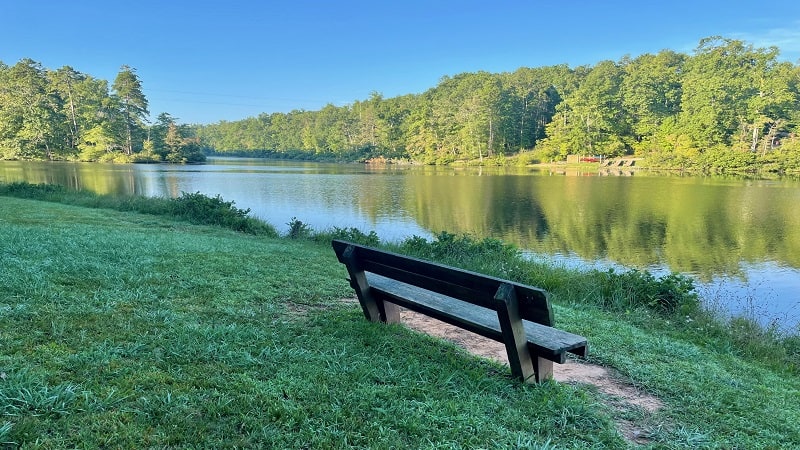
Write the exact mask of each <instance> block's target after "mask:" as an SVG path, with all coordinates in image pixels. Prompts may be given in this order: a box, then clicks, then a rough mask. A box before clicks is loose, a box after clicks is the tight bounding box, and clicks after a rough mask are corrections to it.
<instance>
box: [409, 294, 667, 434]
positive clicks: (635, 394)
mask: <svg viewBox="0 0 800 450" xmlns="http://www.w3.org/2000/svg"><path fill="white" fill-rule="evenodd" d="M400 318H401V320H402V322H403V324H404V325H406V326H408V327H409V328H412V329H414V330H417V331H421V332H423V333H426V334H429V335H432V336H436V337H440V338H442V339H446V340H448V341H451V342H453V343H455V344H456V345H458V346H460V347H462V348H464V349H466V350H467V351H469V352H470V353H472V354H475V355H479V356H482V357H485V358H489V359H492V360H495V361H499V362H501V363H503V364H508V356H507V355H506V349H505V346H504V345H503V344H501V343H499V342H496V341H493V340H491V339H487V338H484V337H483V336H480V335H477V334H475V333H471V332H469V331H466V330H463V329H461V328H458V327H455V326H452V325H448V324H446V323H444V322H441V321H438V320H435V319H431V318H430V317H427V316H425V315H422V314H417V313H415V312H413V311H408V310H402V311H401V313H400ZM553 378H554V379H555V380H556V381H559V382H562V383H580V384H590V385H592V386H594V387H596V388H597V390H598V391H599V392H601V393H602V394H604V395H606V396H608V397H609V398H610V399H611V400H610V401H609V402H608V403H609V404H610V405H611V406H612V407H614V408H616V409H621V410H626V409H629V408H631V407H634V408H641V409H643V410H644V411H646V412H647V413H654V412H656V411H658V410H659V409H661V408H662V407H663V406H664V405H663V403H662V402H661V400H659V399H658V398H657V397H654V396H652V395H650V394H648V393H646V392H643V391H641V390H639V389H637V388H636V387H635V386H632V385H631V384H630V383H626V382H625V381H624V380H623V378H622V377H621V376H619V375H618V374H616V373H614V372H613V371H612V370H611V369H608V368H607V367H603V366H598V365H596V364H588V363H582V362H577V361H575V360H571V359H570V360H567V363H566V364H554V365H553ZM617 427H618V429H619V431H620V433H622V435H623V436H625V438H626V439H627V440H628V441H629V442H631V443H634V444H646V443H647V442H648V439H647V435H646V433H645V430H643V429H642V428H641V427H638V426H637V425H636V424H635V423H633V422H630V421H618V423H617Z"/></svg>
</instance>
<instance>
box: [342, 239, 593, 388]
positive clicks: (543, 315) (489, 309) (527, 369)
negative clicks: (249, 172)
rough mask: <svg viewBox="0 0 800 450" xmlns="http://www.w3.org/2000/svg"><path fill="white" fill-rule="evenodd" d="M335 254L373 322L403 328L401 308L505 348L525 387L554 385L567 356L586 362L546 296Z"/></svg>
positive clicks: (381, 257)
mask: <svg viewBox="0 0 800 450" xmlns="http://www.w3.org/2000/svg"><path fill="white" fill-rule="evenodd" d="M333 249H334V251H335V252H336V256H337V257H338V259H339V262H341V263H342V264H344V265H345V266H346V267H347V272H348V274H349V275H350V285H351V286H352V287H353V289H355V291H356V295H357V296H358V300H359V302H360V303H361V308H362V309H363V310H364V315H365V316H366V317H367V319H369V320H371V321H374V322H378V321H380V322H386V323H396V322H399V321H400V314H399V308H398V306H401V307H404V308H408V309H410V310H413V311H416V312H418V313H422V314H425V315H427V316H430V317H433V318H435V319H438V320H441V321H443V322H447V323H449V324H451V325H455V326H457V327H460V328H463V329H465V330H469V331H471V332H474V333H477V334H479V335H482V336H485V337H487V338H490V339H494V340H495V341H498V342H502V343H504V344H505V347H506V351H507V353H508V361H509V365H510V366H511V373H512V374H513V375H514V376H515V377H518V378H520V379H522V380H525V381H526V382H541V381H542V380H545V379H547V378H551V377H552V374H553V362H557V363H561V364H563V363H564V362H565V361H566V353H567V352H569V353H574V354H576V355H578V356H581V357H586V353H587V351H588V344H587V343H586V338H584V337H582V336H578V335H576V334H572V333H568V332H566V331H562V330H558V329H556V328H553V310H552V309H551V307H550V302H549V300H548V298H547V293H546V292H545V291H543V290H541V289H537V288H534V287H531V286H526V285H523V284H519V283H514V282H511V281H506V280H502V279H499V278H494V277H490V276H486V275H481V274H479V273H475V272H470V271H467V270H461V269H457V268H454V267H449V266H445V265H442V264H437V263H433V262H430V261H425V260H421V259H418V258H411V257H408V256H403V255H399V254H396V253H390V252H386V251H383V250H379V249H376V248H372V247H365V246H363V245H358V244H353V243H350V242H344V241H339V240H334V241H333Z"/></svg>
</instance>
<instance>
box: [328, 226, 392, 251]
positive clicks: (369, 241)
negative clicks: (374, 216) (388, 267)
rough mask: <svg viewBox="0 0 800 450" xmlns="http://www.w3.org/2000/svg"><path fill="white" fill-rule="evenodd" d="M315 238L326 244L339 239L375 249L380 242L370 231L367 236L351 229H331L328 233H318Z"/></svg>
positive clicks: (356, 229) (375, 234)
mask: <svg viewBox="0 0 800 450" xmlns="http://www.w3.org/2000/svg"><path fill="white" fill-rule="evenodd" d="M315 238H316V239H317V240H323V241H327V242H330V241H332V240H334V239H340V240H342V241H348V242H354V243H356V244H361V245H369V246H371V247H376V246H378V245H380V243H381V240H380V238H379V237H378V234H377V233H375V231H370V232H369V234H366V233H364V232H363V231H361V230H359V229H358V228H353V227H350V228H339V227H333V229H331V230H330V231H328V232H325V233H318V234H317V235H316V236H315Z"/></svg>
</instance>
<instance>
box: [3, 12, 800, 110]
mask: <svg viewBox="0 0 800 450" xmlns="http://www.w3.org/2000/svg"><path fill="white" fill-rule="evenodd" d="M713 35H720V36H723V37H727V38H734V39H741V40H744V41H746V42H748V43H751V44H753V45H755V46H757V47H766V46H771V45H776V46H778V47H779V48H780V49H781V59H783V60H788V61H791V62H793V63H798V62H800V0H771V1H760V2H758V1H752V0H750V1H740V0H715V1H703V0H694V1H686V0H672V1H661V0H652V1H650V0H634V1H622V0H616V1H615V0H608V1H603V0H596V1H581V0H572V1H569V0H566V1H565V0H561V1H553V0H549V1H535V0H527V1H525V0H515V1H509V0H482V1H474V0H458V1H451V0H440V1H437V0H396V1H389V0H364V1H362V0H357V1H356V0H336V1H322V0H319V1H316V0H283V1H269V0H264V1H246V0H225V1H208V0H195V1H184V0H140V1H124V2H123V1H115V0H104V1H98V0H50V1H45V0H0V61H2V62H3V63H5V64H7V65H13V64H15V63H16V62H18V61H19V60H20V59H22V58H31V59H33V60H35V61H38V62H40V63H41V64H42V65H43V66H44V67H46V68H48V69H57V68H59V67H62V66H65V65H69V66H72V67H73V68H75V69H76V70H78V71H80V72H83V73H86V74H89V75H92V76H94V77H96V78H102V79H106V80H108V81H109V82H113V80H114V77H115V76H116V74H117V72H118V71H119V68H120V66H122V65H123V64H126V65H129V66H131V67H133V68H135V69H136V70H137V73H138V75H139V77H140V78H141V80H142V84H143V87H144V93H145V95H146V96H147V98H148V100H149V102H150V112H151V115H152V116H153V117H155V116H157V115H158V114H159V113H161V112H168V113H170V114H172V116H174V117H177V118H178V119H179V121H180V122H184V123H213V122H218V121H220V120H228V121H232V120H239V119H243V118H245V117H251V116H256V115H258V114H259V113H262V112H266V113H272V112H288V111H291V110H294V109H306V110H317V109H320V108H322V107H323V106H325V105H326V104H327V103H332V104H334V105H337V106H341V105H345V104H347V103H350V102H352V101H354V100H363V99H366V98H368V97H369V95H370V93H371V92H379V93H381V94H383V96H384V97H387V98H388V97H394V96H398V95H403V94H411V93H422V92H424V91H426V90H428V89H430V88H432V87H434V86H436V85H437V84H438V82H439V80H440V79H441V77H442V76H445V75H449V76H452V75H456V74H459V73H463V72H475V71H480V70H484V71H488V72H493V73H498V72H508V71H513V70H515V69H517V68H519V67H540V66H548V65H554V64H562V63H566V64H569V65H570V66H572V67H574V66H577V65H582V64H590V65H594V64H596V63H597V62H599V61H601V60H604V59H611V60H619V59H620V58H621V57H623V56H624V55H631V56H638V55H640V54H643V53H655V52H658V51H659V50H662V49H667V48H668V49H672V50H676V51H680V52H684V53H688V54H691V53H692V51H693V49H694V48H695V47H696V46H697V43H698V42H699V40H700V39H702V38H704V37H708V36H713Z"/></svg>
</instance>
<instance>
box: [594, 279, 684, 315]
mask: <svg viewBox="0 0 800 450" xmlns="http://www.w3.org/2000/svg"><path fill="white" fill-rule="evenodd" d="M590 277H592V278H593V279H595V280H596V283H597V286H598V287H599V289H600V292H601V295H600V297H599V299H600V301H601V302H602V306H604V307H607V308H611V309H613V310H615V311H626V310H630V309H635V308H639V307H645V308H649V309H652V310H654V311H657V312H660V313H664V314H667V315H674V314H679V315H687V314H695V313H697V312H698V310H699V308H700V301H699V298H698V296H697V293H696V292H695V287H694V282H693V280H692V279H691V278H689V277H687V276H684V275H681V274H675V273H673V274H669V275H665V276H662V277H659V278H656V277H655V276H654V275H653V274H651V273H650V272H648V271H640V270H635V269H634V270H627V271H624V272H616V271H615V270H614V269H610V270H608V271H605V272H602V271H594V272H592V273H591V274H590Z"/></svg>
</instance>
